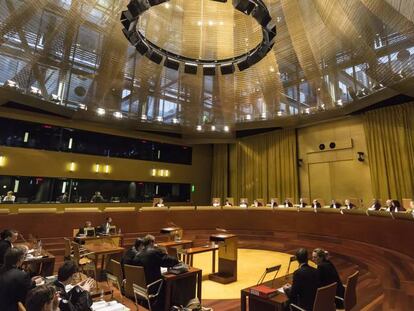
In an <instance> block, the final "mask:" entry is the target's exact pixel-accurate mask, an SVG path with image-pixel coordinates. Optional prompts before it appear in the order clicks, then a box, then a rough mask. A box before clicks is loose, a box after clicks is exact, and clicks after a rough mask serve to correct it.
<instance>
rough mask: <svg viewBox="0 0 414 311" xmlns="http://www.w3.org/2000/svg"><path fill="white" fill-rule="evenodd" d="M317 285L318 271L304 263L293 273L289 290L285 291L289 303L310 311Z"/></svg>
mask: <svg viewBox="0 0 414 311" xmlns="http://www.w3.org/2000/svg"><path fill="white" fill-rule="evenodd" d="M318 285H319V273H318V270H316V269H315V268H312V267H310V266H309V265H308V264H304V265H302V266H301V267H299V269H298V270H296V271H295V272H294V273H293V282H292V287H291V288H290V290H287V291H286V295H287V296H288V297H289V300H290V302H291V303H294V304H295V305H298V306H299V307H301V308H303V309H305V310H307V311H311V310H312V309H313V303H314V301H315V296H316V291H317V290H318Z"/></svg>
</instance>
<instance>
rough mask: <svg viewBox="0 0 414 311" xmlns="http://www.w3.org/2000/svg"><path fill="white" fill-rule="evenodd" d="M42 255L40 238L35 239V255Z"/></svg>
mask: <svg viewBox="0 0 414 311" xmlns="http://www.w3.org/2000/svg"><path fill="white" fill-rule="evenodd" d="M41 255H42V240H39V241H37V256H41Z"/></svg>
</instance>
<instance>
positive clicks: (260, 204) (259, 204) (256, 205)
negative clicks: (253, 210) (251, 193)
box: [252, 200, 263, 207]
mask: <svg viewBox="0 0 414 311" xmlns="http://www.w3.org/2000/svg"><path fill="white" fill-rule="evenodd" d="M259 206H263V204H262V203H261V202H259V201H258V200H253V204H252V207H259Z"/></svg>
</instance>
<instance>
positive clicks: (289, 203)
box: [283, 199, 293, 207]
mask: <svg viewBox="0 0 414 311" xmlns="http://www.w3.org/2000/svg"><path fill="white" fill-rule="evenodd" d="M283 205H284V206H285V207H293V204H292V202H290V201H289V199H286V200H285V202H284V203H283Z"/></svg>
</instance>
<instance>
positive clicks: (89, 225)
mask: <svg viewBox="0 0 414 311" xmlns="http://www.w3.org/2000/svg"><path fill="white" fill-rule="evenodd" d="M92 228H93V227H92V222H91V221H90V220H87V221H85V225H84V226H83V227H80V228H79V231H78V234H77V235H84V234H85V229H92Z"/></svg>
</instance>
